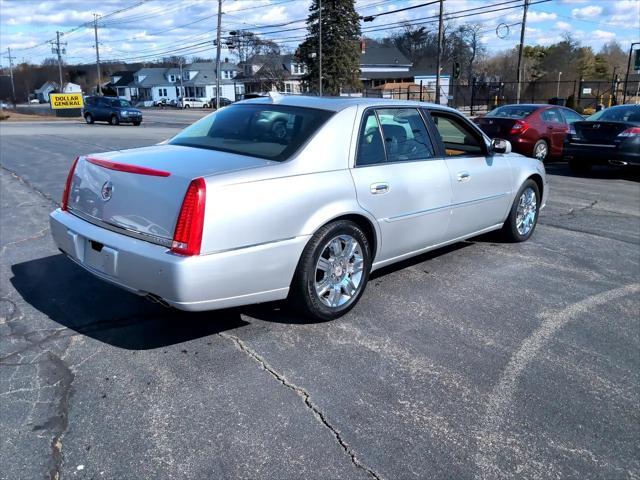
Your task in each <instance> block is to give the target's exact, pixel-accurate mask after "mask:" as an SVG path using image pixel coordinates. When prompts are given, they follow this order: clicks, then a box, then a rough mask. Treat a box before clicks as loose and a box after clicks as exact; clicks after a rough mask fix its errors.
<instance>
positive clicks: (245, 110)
mask: <svg viewBox="0 0 640 480" xmlns="http://www.w3.org/2000/svg"><path fill="white" fill-rule="evenodd" d="M332 115H333V112H330V111H327V110H320V109H315V108H302V107H290V106H285V105H266V104H265V105H263V104H245V105H242V104H238V105H230V106H229V107H227V108H224V109H220V110H218V111H216V112H215V113H212V114H211V115H208V116H206V117H204V118H203V119H201V120H199V121H197V122H196V123H194V124H193V125H191V126H190V127H187V128H186V129H185V130H183V131H182V132H180V133H179V134H178V135H176V136H175V137H173V138H172V139H171V140H170V141H169V144H170V145H183V146H186V147H195V148H206V149H209V150H218V151H222V152H230V153H237V154H239V155H249V156H252V157H258V158H265V159H267V160H275V161H278V162H281V161H284V160H287V159H288V158H289V157H290V156H291V155H293V154H294V153H295V152H296V151H297V150H298V149H299V148H300V147H301V146H302V145H303V144H304V143H305V142H306V141H307V140H309V139H310V138H311V136H312V135H314V134H315V133H316V132H317V131H318V129H320V127H321V126H322V125H323V124H324V123H325V122H326V121H327V120H328V119H329V118H330V117H331V116H332Z"/></svg>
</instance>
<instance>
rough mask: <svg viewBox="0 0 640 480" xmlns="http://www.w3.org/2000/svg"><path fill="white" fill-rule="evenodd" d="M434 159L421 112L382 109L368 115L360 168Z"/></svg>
mask: <svg viewBox="0 0 640 480" xmlns="http://www.w3.org/2000/svg"><path fill="white" fill-rule="evenodd" d="M381 133H382V135H381ZM434 156H435V153H434V148H433V144H432V143H431V140H430V139H429V136H428V134H427V129H426V126H425V124H424V121H423V120H422V117H421V115H420V113H419V112H418V110H417V109H415V108H380V109H377V110H368V111H367V112H366V113H365V114H364V116H363V120H362V126H361V128H360V136H359V140H358V157H357V159H356V165H359V166H363V165H374V164H378V163H385V162H387V163H394V162H410V161H415V160H426V159H429V158H433V157H434Z"/></svg>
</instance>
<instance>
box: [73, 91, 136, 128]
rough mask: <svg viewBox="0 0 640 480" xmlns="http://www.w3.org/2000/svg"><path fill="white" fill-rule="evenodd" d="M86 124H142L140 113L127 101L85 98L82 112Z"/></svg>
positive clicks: (108, 98) (111, 98)
mask: <svg viewBox="0 0 640 480" xmlns="http://www.w3.org/2000/svg"><path fill="white" fill-rule="evenodd" d="M82 115H83V116H84V120H85V122H87V123H93V122H96V121H102V122H109V123H110V124H111V125H118V124H120V123H133V124H134V125H136V126H138V125H140V123H141V122H142V112H141V111H140V110H138V109H137V108H134V107H133V106H132V105H131V103H129V101H128V100H124V99H122V98H113V97H86V98H85V99H84V109H83V112H82Z"/></svg>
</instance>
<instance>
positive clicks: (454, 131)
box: [431, 111, 485, 157]
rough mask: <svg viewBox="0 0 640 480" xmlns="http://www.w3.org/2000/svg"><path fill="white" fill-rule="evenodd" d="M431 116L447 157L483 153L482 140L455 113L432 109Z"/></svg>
mask: <svg viewBox="0 0 640 480" xmlns="http://www.w3.org/2000/svg"><path fill="white" fill-rule="evenodd" d="M431 118H432V119H433V123H434V124H435V126H436V129H437V130H438V134H439V135H440V138H441V139H442V143H444V148H445V155H446V156H447V157H459V156H478V155H484V154H485V147H484V140H483V138H482V136H481V135H480V134H479V133H478V132H476V131H474V130H473V129H472V128H471V127H470V126H469V125H467V124H466V122H464V121H463V120H462V119H460V118H457V117H456V116H455V115H451V114H443V113H440V112H436V111H432V112H431Z"/></svg>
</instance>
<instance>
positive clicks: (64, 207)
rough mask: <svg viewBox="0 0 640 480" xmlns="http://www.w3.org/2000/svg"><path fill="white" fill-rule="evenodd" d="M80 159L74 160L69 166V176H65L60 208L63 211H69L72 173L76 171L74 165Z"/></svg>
mask: <svg viewBox="0 0 640 480" xmlns="http://www.w3.org/2000/svg"><path fill="white" fill-rule="evenodd" d="M79 158H80V157H76V159H75V160H74V161H73V163H72V164H71V169H70V170H69V174H68V175H67V182H66V183H65V184H64V192H62V202H61V205H60V208H62V210H63V211H65V212H66V211H67V210H69V193H70V192H71V182H72V180H73V172H75V170H76V164H77V163H78V159H79Z"/></svg>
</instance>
